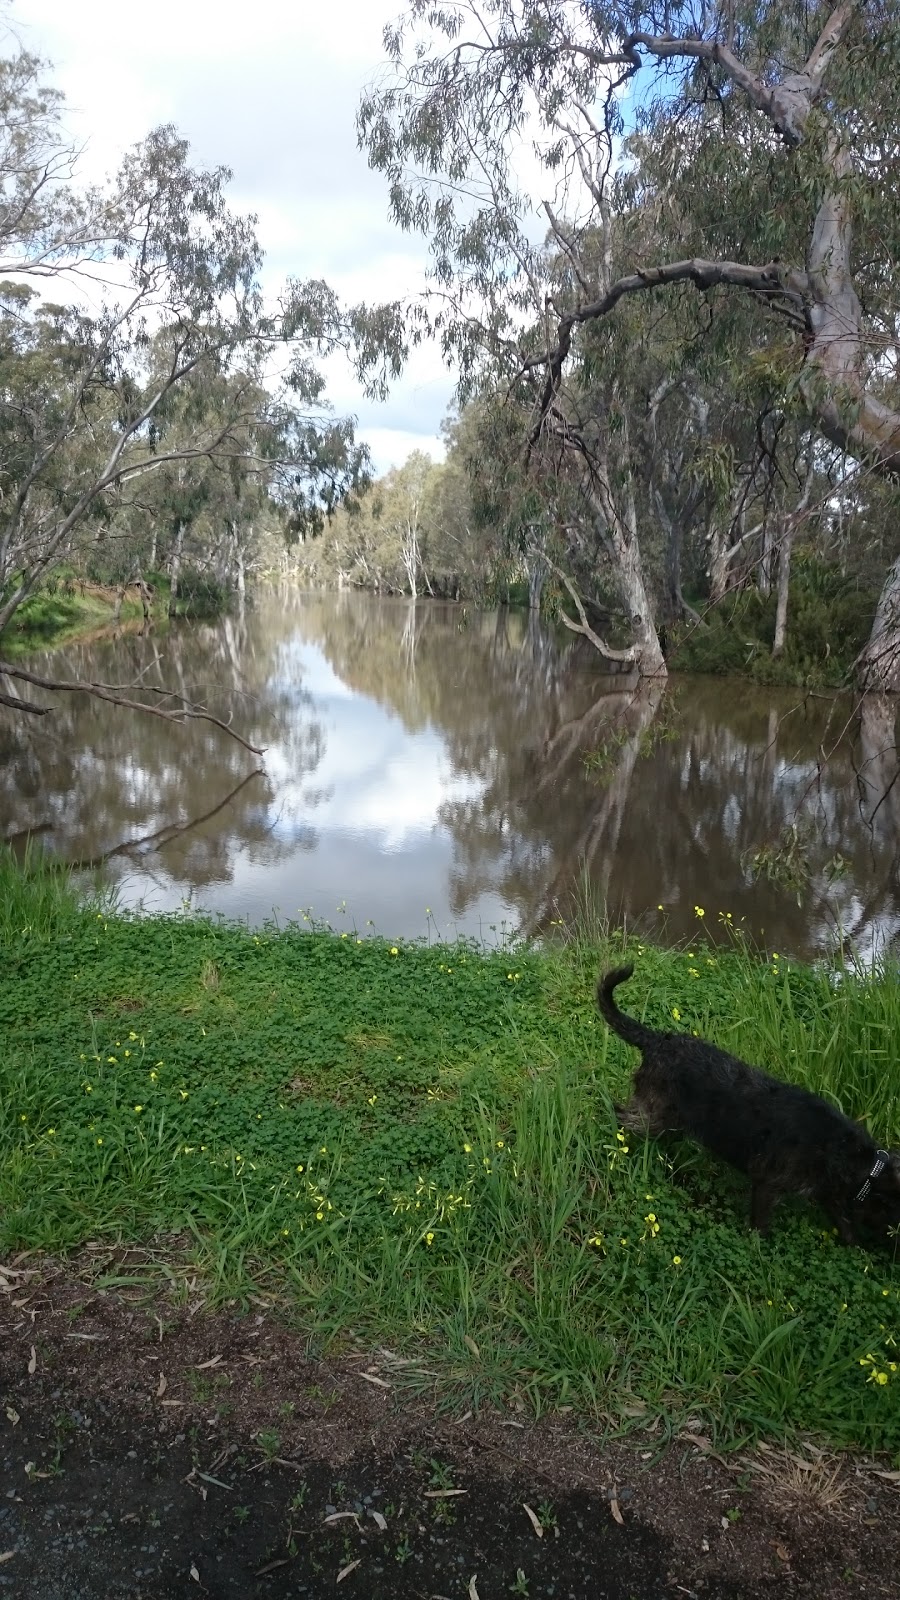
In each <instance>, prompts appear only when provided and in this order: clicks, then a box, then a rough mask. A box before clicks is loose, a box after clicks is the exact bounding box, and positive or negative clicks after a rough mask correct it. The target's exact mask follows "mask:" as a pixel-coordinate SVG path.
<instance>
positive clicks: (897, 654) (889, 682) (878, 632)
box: [856, 556, 900, 694]
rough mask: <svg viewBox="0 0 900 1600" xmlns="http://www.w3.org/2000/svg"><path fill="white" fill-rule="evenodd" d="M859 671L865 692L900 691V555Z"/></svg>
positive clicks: (887, 582) (887, 580) (886, 584)
mask: <svg viewBox="0 0 900 1600" xmlns="http://www.w3.org/2000/svg"><path fill="white" fill-rule="evenodd" d="M856 672H857V681H858V683H859V687H860V688H861V689H862V690H863V691H865V692H868V691H870V690H872V691H874V692H875V693H878V694H898V693H900V556H898V557H897V559H896V560H895V561H894V563H893V565H892V567H891V569H890V571H889V573H888V575H887V577H886V578H885V580H884V587H883V589H882V591H881V596H880V599H879V601H878V608H877V610H876V612H875V621H874V622H873V623H872V632H871V633H870V635H869V638H868V641H867V643H866V644H865V645H864V647H863V649H862V650H861V651H860V653H859V655H858V657H857V660H856Z"/></svg>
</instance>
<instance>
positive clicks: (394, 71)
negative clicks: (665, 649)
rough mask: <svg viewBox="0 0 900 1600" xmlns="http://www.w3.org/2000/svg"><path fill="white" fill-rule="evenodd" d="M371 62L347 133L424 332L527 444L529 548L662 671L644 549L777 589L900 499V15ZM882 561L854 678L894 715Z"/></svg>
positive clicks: (811, 13) (460, 35)
mask: <svg viewBox="0 0 900 1600" xmlns="http://www.w3.org/2000/svg"><path fill="white" fill-rule="evenodd" d="M385 44H386V50H387V54H388V58H389V62H390V68H389V71H388V73H387V75H386V76H384V77H382V78H381V79H379V81H378V83H377V84H376V85H375V86H374V87H373V88H372V89H371V91H369V92H368V93H367V94H366V96H365V97H364V99H363V102H362V104H361V108H360V112H359V133H360V138H361V140H362V142H363V144H364V145H365V148H366V149H367V151H368V155H369V159H370V162H371V163H372V164H373V165H374V166H375V167H376V168H378V169H380V170H381V171H383V172H384V173H385V175H386V178H387V180H388V184H389V193H390V204H391V209H392V213H393V215H394V217H395V220H396V221H397V222H398V224H399V225H400V226H401V227H403V228H406V229H416V230H419V231H421V232H423V233H424V234H425V235H426V236H427V237H428V239H429V241H430V248H431V257H432V283H431V292H430V295H429V297H428V300H427V302H426V304H425V305H424V307H423V308H421V310H420V313H419V314H420V316H421V318H422V321H423V324H424V325H426V326H427V327H429V328H430V329H431V330H433V331H434V332H436V333H437V334H438V336H439V337H440V338H441V339H442V340H443V344H444V348H445V350H446V351H447V353H448V354H450V355H452V356H453V357H454V358H455V359H456V360H457V361H458V363H459V370H460V385H461V394H462V396H463V397H464V398H465V397H466V396H469V395H472V394H476V393H480V394H484V393H485V392H488V393H490V394H492V395H494V396H497V397H500V396H502V398H503V401H504V403H505V404H506V405H507V406H508V407H510V408H511V409H512V411H513V413H514V415H515V417H516V422H515V428H514V430H513V431H514V434H515V436H516V438H517V440H518V442H519V445H520V451H519V463H520V464H521V461H522V459H523V457H524V459H525V460H527V463H528V468H529V474H530V479H531V482H532V483H535V484H537V485H538V486H539V491H538V495H537V500H538V502H539V503H540V505H541V506H542V508H543V516H542V518H541V519H540V522H539V523H538V520H537V519H535V518H534V517H532V516H531V515H530V512H529V509H528V507H527V506H526V505H524V504H523V508H522V516H521V518H520V521H521V524H522V527H523V529H524V530H525V534H524V536H525V537H527V539H528V540H529V541H530V543H531V545H532V546H533V547H534V548H542V549H543V551H544V554H545V555H546V556H547V557H548V558H549V559H550V560H551V561H554V562H555V561H557V560H558V559H562V560H564V563H565V566H566V569H567V571H568V572H569V573H570V574H571V573H575V574H577V575H579V581H580V582H582V583H583V582H584V581H585V577H586V576H587V575H588V574H589V573H590V572H591V571H592V570H593V572H594V574H595V575H596V574H599V573H602V572H603V571H604V570H606V571H608V572H609V574H610V576H611V577H612V579H613V580H614V583H615V586H616V588H617V590H618V594H619V598H620V602H621V604H622V606H623V609H624V611H625V613H626V614H627V615H628V617H629V618H630V632H631V641H632V642H631V645H630V647H629V648H630V651H631V655H632V658H633V659H634V660H635V661H636V662H637V663H638V664H639V665H640V666H641V668H642V670H644V671H647V672H651V673H652V672H655V671H659V670H661V667H662V657H661V650H660V644H659V638H658V630H657V627H656V618H655V613H656V612H657V610H658V607H657V604H656V597H655V596H654V595H653V593H652V586H651V583H650V580H649V578H648V572H647V568H646V559H645V547H646V546H647V545H648V544H650V543H652V540H653V538H654V537H659V536H660V535H662V537H663V539H664V540H667V541H668V543H669V545H670V546H672V545H673V541H674V543H675V545H676V546H677V538H678V535H679V529H678V527H677V526H676V524H679V523H681V524H683V523H684V520H685V517H687V520H688V523H689V524H690V522H691V519H694V520H696V519H697V518H699V519H701V520H702V521H705V523H706V536H707V542H708V543H709V545H710V546H711V547H712V548H713V550H714V551H717V552H718V556H719V560H720V563H721V561H722V560H723V559H725V557H726V555H727V552H728V551H729V550H735V551H736V550H744V551H746V552H747V553H749V550H748V546H751V545H752V546H753V548H754V550H755V552H756V554H757V556H758V559H760V560H766V561H769V562H770V563H771V561H772V560H773V559H774V560H775V561H776V562H777V561H778V560H779V559H780V558H781V555H782V552H783V551H784V552H786V555H785V556H784V558H783V560H782V565H783V567H784V568H785V569H787V568H788V567H789V557H790V549H791V546H792V543H793V541H794V538H795V535H796V533H797V530H798V528H800V527H801V526H803V525H805V524H806V523H808V522H809V520H810V519H811V518H815V517H817V516H819V517H821V516H823V515H829V514H830V511H831V508H832V505H833V498H834V494H835V491H836V490H837V491H838V492H839V494H841V495H845V494H847V493H848V492H850V490H849V486H850V485H854V486H855V487H854V491H853V492H857V493H860V492H862V493H867V492H868V491H867V490H865V489H864V488H863V487H861V486H864V485H865V484H866V483H867V482H868V481H870V480H871V479H872V478H873V477H874V478H881V479H883V480H885V481H886V483H887V484H888V485H889V486H890V487H889V490H888V492H893V489H892V486H893V484H894V482H895V481H896V479H897V478H898V476H900V396H898V391H897V373H896V338H897V326H898V313H900V287H898V282H897V274H896V270H895V265H894V264H895V262H896V260H897V258H898V251H900V206H898V201H897V194H898V178H900V171H898V161H900V145H898V140H897V128H898V126H900V114H898V113H900V72H898V67H900V13H898V11H897V8H896V6H894V5H892V4H890V3H889V0H842V3H840V4H837V5H835V4H815V3H812V0H763V3H748V4H743V3H741V0H713V3H708V0H703V3H702V4H701V3H700V0H685V3H670V0H660V3H658V4H651V5H649V6H648V5H630V4H625V5H622V4H604V3H601V0H485V3H484V4H479V5H474V4H470V3H469V0H448V3H445V4H440V3H438V4H435V3H433V0H411V3H410V4H409V6H408V7H407V9H406V12H405V13H404V16H403V17H402V18H401V20H400V21H399V22H398V23H397V24H396V25H395V26H393V27H391V28H389V29H388V30H387V31H386V34H385ZM723 415H726V416H730V417H731V419H732V421H733V426H732V428H731V437H730V438H728V439H726V438H723V437H722V430H721V429H720V428H719V426H718V419H719V418H720V417H721V416H723ZM741 436H742V441H743V442H742V445H741V447H740V448H739V449H735V444H736V442H737V440H738V439H739V438H741ZM679 474H680V477H679ZM685 477H686V478H687V479H688V480H689V481H688V483H687V484H685V481H684V480H685ZM676 481H678V482H680V488H679V489H676V487H675V485H676ZM761 495H764V496H765V500H766V515H765V516H764V517H763V518H762V519H760V518H759V516H758V515H757V512H758V510H759V504H758V502H759V501H760V496H761ZM528 498H529V496H528V495H527V494H526V496H525V499H526V500H527V499H528ZM754 502H757V504H756V505H754ZM673 513H677V515H674V520H673ZM757 525H759V526H758V527H757ZM754 529H757V532H754V531H753V530H754ZM760 530H761V531H760ZM751 535H752V538H751ZM766 538H768V550H767V549H766V545H765V540H766ZM754 541H755V543H754ZM676 554H677V549H676ZM890 554H891V559H890V566H889V570H888V572H887V576H886V578H885V583H884V590H883V593H882V601H881V604H880V606H879V611H878V615H877V616H876V620H875V625H874V629H873V635H872V639H871V640H870V643H869V645H868V647H867V648H866V649H865V650H864V651H863V653H862V656H861V659H860V675H861V678H862V681H863V682H864V684H866V685H869V686H875V687H882V688H900V620H898V619H900V561H898V560H896V559H894V558H895V557H896V556H897V551H896V550H895V551H893V552H891V553H890ZM725 564H726V566H727V564H728V562H727V560H726V561H725ZM676 565H677V563H676ZM672 566H673V563H672V561H671V559H670V561H669V569H670V577H671V582H670V584H669V587H670V589H671V590H672V591H673V594H672V599H673V602H674V603H676V604H677V592H678V588H679V584H678V577H677V572H673V571H672ZM882 576H884V574H882ZM719 581H723V580H722V573H721V571H720V574H719ZM785 581H786V578H785ZM570 621H574V618H570ZM597 642H598V644H600V645H601V646H602V644H603V641H602V640H600V639H599V638H598V641H597Z"/></svg>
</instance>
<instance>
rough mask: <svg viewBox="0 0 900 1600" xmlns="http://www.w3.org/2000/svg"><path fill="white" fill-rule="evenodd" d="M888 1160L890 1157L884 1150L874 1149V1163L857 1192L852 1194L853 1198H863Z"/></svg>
mask: <svg viewBox="0 0 900 1600" xmlns="http://www.w3.org/2000/svg"><path fill="white" fill-rule="evenodd" d="M889 1160H890V1157H889V1155H888V1153H887V1151H886V1150H876V1151H875V1165H874V1166H873V1168H872V1171H871V1172H870V1173H869V1176H868V1177H867V1179H866V1181H865V1183H864V1184H863V1186H862V1188H861V1189H860V1191H859V1194H857V1195H854V1199H855V1200H865V1198H866V1195H867V1194H868V1192H869V1190H870V1189H871V1187H872V1184H873V1183H874V1182H875V1179H876V1178H878V1177H880V1176H881V1174H882V1172H883V1171H884V1169H885V1167H886V1166H887V1164H888V1161H889Z"/></svg>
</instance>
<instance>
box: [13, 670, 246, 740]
mask: <svg viewBox="0 0 900 1600" xmlns="http://www.w3.org/2000/svg"><path fill="white" fill-rule="evenodd" d="M0 676H4V677H7V678H16V679H18V681H19V682H20V683H30V684H32V685H33V686H34V687H35V688H37V689H47V690H49V691H50V692H51V693H53V694H89V695H93V697H94V699H95V700H106V701H108V702H109V704H110V705H114V706H123V707H124V708H125V709H126V710H128V711H143V712H145V713H146V714H147V715H148V716H151V717H161V718H162V719H163V721H164V722H175V723H185V722H211V723H212V725H213V727H214V728H220V729H221V730H222V732H223V733H226V734H227V735H228V737H229V739H234V740H235V741H236V742H237V743H238V744H239V745H242V746H243V748H244V749H245V750H248V751H249V752H250V754H251V755H254V756H261V755H262V754H263V749H262V747H261V746H260V745H255V744H251V743H250V742H249V740H248V739H244V738H242V736H241V735H240V734H239V733H236V732H235V730H234V728H232V727H229V725H228V723H227V722H223V721H222V720H221V718H220V717H214V716H213V714H212V712H211V711H204V710H202V709H201V707H199V706H195V705H193V704H192V703H191V701H189V700H185V699H184V698H183V696H176V695H175V694H174V693H173V692H172V691H169V690H161V689H153V690H151V691H150V692H151V693H154V694H165V695H166V696H167V697H169V698H171V699H181V701H182V704H181V705H179V706H173V707H171V708H169V709H166V708H165V707H164V706H151V705H148V704H147V703H146V701H144V700H135V699H133V698H132V696H131V695H130V694H128V693H127V692H126V691H127V686H123V687H119V686H117V685H115V684H109V683H96V682H94V681H93V680H92V679H87V678H86V679H84V681H82V682H79V681H78V680H77V679H72V678H45V677H43V676H42V675H41V674H40V673H37V672H29V671H28V670H27V668H25V667H17V666H14V665H13V664H12V662H10V661H0ZM3 699H4V703H6V704H14V705H15V706H16V709H19V710H27V711H30V712H32V713H34V715H36V716H44V715H46V713H47V712H48V711H49V710H50V707H49V706H41V707H37V706H31V705H28V704H27V702H25V701H16V700H15V699H14V698H13V697H12V696H10V697H6V696H4V697H3Z"/></svg>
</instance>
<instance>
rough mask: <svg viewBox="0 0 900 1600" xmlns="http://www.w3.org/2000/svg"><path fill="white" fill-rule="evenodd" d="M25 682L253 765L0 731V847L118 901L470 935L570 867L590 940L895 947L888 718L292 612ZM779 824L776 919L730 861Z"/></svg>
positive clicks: (527, 923)
mask: <svg viewBox="0 0 900 1600" xmlns="http://www.w3.org/2000/svg"><path fill="white" fill-rule="evenodd" d="M42 664H46V667H47V670H48V672H50V673H52V674H54V675H58V676H72V675H74V674H75V673H76V672H79V673H89V674H90V675H92V676H93V677H95V678H100V679H102V680H103V681H105V682H117V683H123V684H124V683H135V682H139V683H142V684H144V685H155V686H157V687H162V686H164V685H167V686H169V687H174V688H176V689H177V690H179V692H181V693H183V694H185V695H187V696H189V697H191V698H193V699H201V700H203V701H204V703H206V704H207V705H208V707H209V709H210V710H211V711H212V712H213V713H214V715H216V716H218V717H220V718H222V719H223V720H226V721H229V722H231V723H232V724H233V726H234V727H235V728H236V729H237V730H238V731H239V732H240V734H241V735H242V736H243V737H244V738H245V739H247V740H248V741H250V742H251V743H253V744H259V745H264V746H265V747H266V752H265V756H264V757H263V760H262V763H261V767H260V770H258V771H254V770H253V768H254V761H253V758H251V757H249V756H248V754H247V752H246V751H245V750H243V749H242V748H241V747H240V746H239V745H237V744H236V743H234V742H232V741H229V740H227V739H226V738H225V737H224V736H223V735H222V734H221V733H220V732H219V731H217V730H216V729H214V728H212V727H210V726H209V725H207V724H203V723H194V724H193V725H191V726H190V727H188V728H179V727H173V726H171V725H169V724H166V723H164V722H161V721H159V720H158V719H155V718H146V717H145V718H140V719H138V718H136V717H135V716H133V715H131V714H130V713H127V712H123V711H121V710H117V709H115V708H113V707H110V706H108V705H104V704H102V703H99V702H96V701H93V700H90V699H88V698H87V697H85V696H71V697H68V698H67V699H66V700H64V701H62V702H57V703H56V705H55V709H54V712H53V715H52V717H46V718H42V719H40V721H39V722H38V721H35V722H34V723H31V722H30V721H24V720H23V719H22V718H21V717H18V718H17V717H16V716H15V715H14V714H13V713H8V712H2V713H0V829H2V832H3V833H4V834H5V835H6V836H7V837H11V836H22V835H24V834H25V833H26V832H28V831H32V832H38V831H40V832H42V834H43V836H44V838H45V839H46V840H47V841H48V843H49V844H50V845H51V847H52V848H54V849H56V850H58V851H59V852H60V853H63V854H65V855H66V857H67V858H68V859H70V860H79V861H96V860H98V859H100V858H107V859H108V863H109V868H110V870H111V871H112V872H113V874H114V876H115V877H116V878H117V879H118V881H119V884H120V889H121V893H122V896H123V898H124V899H125V900H126V901H127V902H128V903H132V904H133V903H137V902H140V901H143V902H144V903H145V904H146V905H147V906H149V907H151V908H154V909H163V908H170V907H172V906H175V905H178V904H179V903H180V902H181V901H182V899H183V898H185V897H188V898H190V899H191V900H192V901H193V903H194V904H196V905H201V906H204V907H208V908H210V909H214V910H218V911H222V912H224V913H225V914H226V915H229V916H246V917H249V918H250V919H251V920H252V921H254V922H259V921H261V920H263V918H265V917H266V916H269V915H271V914H272V913H273V912H274V913H275V914H277V915H278V916H279V917H288V916H296V915H297V913H298V911H300V910H303V909H312V911H313V912H314V913H315V914H316V915H318V916H321V917H323V918H325V919H326V920H329V921H331V922H333V923H335V924H337V925H339V926H344V925H349V923H350V922H351V921H353V922H355V923H356V925H358V926H359V927H363V926H365V925H366V923H367V920H368V919H371V920H372V922H373V923H374V925H375V926H377V927H378V928H379V929H380V930H381V931H383V932H385V933H388V934H391V935H394V936H399V935H416V934H421V933H424V932H425V931H426V929H427V928H429V929H431V931H434V929H435V927H437V928H438V929H439V930H440V931H441V932H442V933H448V932H449V933H454V932H457V931H459V932H465V933H476V934H481V935H482V936H491V930H492V929H500V928H502V927H508V928H524V929H526V930H527V931H531V932H537V931H540V930H541V929H543V928H544V927H546V925H547V924H548V923H549V922H550V921H552V920H554V919H555V918H556V917H557V916H558V915H563V916H567V915H568V914H569V911H570V909H571V902H572V894H573V890H574V888H575V885H576V884H577V882H578V879H579V875H580V872H581V871H582V870H585V871H586V872H587V875H588V877H589V880H590V882H591V884H592V887H593V890H594V893H595V896H596V898H597V899H598V900H602V901H603V902H604V903H605V904H606V905H607V906H608V908H609V911H610V914H611V915H612V917H613V918H614V919H616V920H620V919H622V918H624V919H627V920H628V921H629V922H630V923H632V924H634V923H637V924H639V925H640V926H641V927H643V928H645V929H646V930H647V931H648V932H649V931H651V930H655V931H657V932H659V931H661V930H664V931H665V934H666V936H667V937H677V938H681V937H685V936H687V937H690V936H691V935H692V934H693V933H694V932H695V931H696V930H697V927H698V923H697V919H696V917H695V913H694V906H695V905H700V906H702V907H703V908H704V910H705V912H706V917H705V919H704V925H705V926H706V927H707V928H709V929H710V930H711V931H715V929H716V926H717V916H718V914H719V913H720V912H721V913H724V912H726V911H728V912H730V913H731V916H732V919H733V921H735V922H739V921H740V919H741V918H742V917H743V918H745V919H746V926H747V927H748V928H749V929H750V930H751V931H752V933H753V934H754V935H755V936H756V937H759V936H762V937H763V938H765V940H766V941H767V942H768V944H769V945H770V947H774V948H777V949H780V950H782V951H791V952H794V953H797V954H801V955H810V954H813V953H814V952H816V951H818V950H821V949H823V948H825V947H826V946H827V945H828V944H829V943H830V942H832V940H833V937H834V930H835V927H840V928H841V929H843V931H844V932H845V933H846V934H847V935H848V936H849V937H850V938H851V939H852V940H853V941H854V942H855V944H856V946H857V947H858V948H860V949H861V950H862V951H863V952H864V953H868V952H870V951H871V949H872V948H873V947H875V946H876V945H878V944H879V943H883V942H885V941H888V940H890V939H892V938H893V937H894V936H895V934H896V933H897V930H898V927H900V900H898V894H897V866H898V844H900V826H898V824H900V783H898V781H897V779H898V766H897V751H896V746H895V741H894V726H893V718H894V713H893V707H886V706H884V705H883V704H879V703H876V702H873V703H872V704H871V705H870V706H868V707H867V709H866V712H865V714H864V716H863V718H862V721H861V724H856V723H853V722H852V721H851V719H850V707H849V704H845V703H842V702H840V701H835V700H832V699H829V698H808V699H804V698H803V697H801V696H799V695H795V694H784V693H782V694H773V693H771V692H768V691H759V690H753V689H750V688H748V686H747V685H738V684H734V683H729V682H726V681H722V680H714V679H691V680H682V681H681V682H677V683H675V684H670V685H669V686H667V687H666V688H663V687H662V686H660V685H651V686H649V687H648V686H644V687H643V688H642V689H641V690H639V691H636V690H634V689H633V687H630V686H629V685H628V684H627V683H626V682H625V681H624V680H622V679H615V678H610V677H607V676H604V675H602V674H601V673H600V672H599V671H598V664H597V662H596V660H595V659H594V658H592V657H591V656H590V655H586V654H585V653H584V651H583V649H582V648H581V647H580V646H579V645H578V644H577V643H576V642H573V641H572V640H571V639H568V638H566V639H558V638H556V637H555V636H554V635H553V634H552V633H551V632H550V631H548V630H547V629H545V628H543V627H541V626H540V625H539V624H538V622H537V620H536V619H535V618H534V617H528V616H526V615H523V614H516V613H509V612H504V611H501V612H497V613H495V614H489V615H488V614H483V613H477V612H474V611H471V610H467V609H466V608H464V607H460V606H453V605H443V604H440V603H434V602H428V603H425V604H423V603H419V605H418V606H412V605H411V604H408V603H407V602H404V601H397V600H378V599H374V598H371V597H367V596H362V595H357V594H348V593H344V594H339V595H303V594H299V593H297V592H296V591H294V590H285V591H283V592H281V591H279V592H275V591H271V592H267V593H265V594H263V595H261V596H260V598H259V601H258V603H257V605H256V606H255V607H254V608H253V609H252V610H248V611H247V612H246V613H245V614H244V615H243V616H241V617H235V618H228V619H226V620H224V621H222V622H221V623H217V624H215V625H213V626H199V625H194V626H190V627H184V628H181V629H178V630H176V631H174V632H172V633H169V634H160V635H155V634H153V633H150V634H145V635H141V634H137V633H133V632H123V633H122V634H121V635H120V636H119V637H118V638H116V639H114V640H110V639H107V640H100V641H98V640H95V641H92V642H91V643H85V644H82V645H80V646H71V647H69V648H67V649H65V650H62V651H58V652H55V653H54V655H53V656H52V657H51V658H50V659H49V660H47V659H46V658H45V663H42ZM792 827H796V828H799V835H798V839H799V843H798V847H797V853H798V856H799V857H801V858H802V859H803V860H804V861H805V862H806V863H807V866H808V869H809V881H808V884H807V885H806V887H805V889H804V892H803V894H802V896H801V903H799V904H798V898H797V892H796V889H794V888H792V887H791V886H790V885H788V884H785V883H778V882H771V881H768V880H767V879H765V878H763V879H758V878H755V877H754V875H753V873H752V872H751V870H750V867H749V865H748V857H749V856H750V855H752V854H753V853H754V852H758V851H759V850H760V849H761V848H764V847H767V846H771V845H773V844H774V843H776V842H778V841H779V840H780V839H781V838H782V836H783V835H784V834H785V831H786V830H788V829H790V828H792ZM345 903H346V912H344V910H343V909H342V908H343V906H344V904H345ZM660 905H662V906H663V907H664V910H663V912H662V913H660V912H659V911H658V910H657V907H658V906H660ZM426 907H428V908H430V912H429V913H426ZM345 915H346V917H347V924H345V923H344V922H343V921H342V918H343V917H344V916H345Z"/></svg>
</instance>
